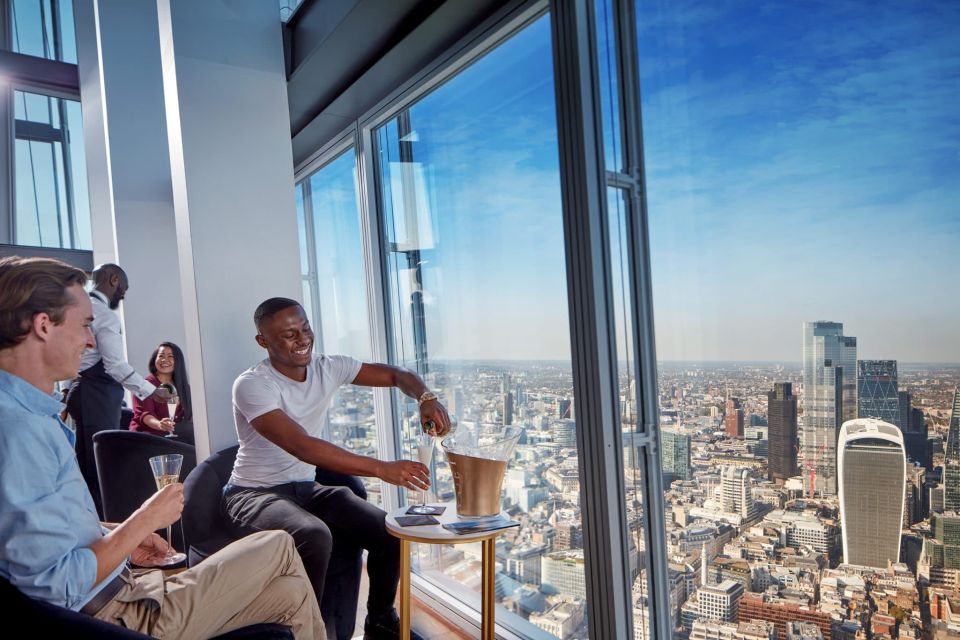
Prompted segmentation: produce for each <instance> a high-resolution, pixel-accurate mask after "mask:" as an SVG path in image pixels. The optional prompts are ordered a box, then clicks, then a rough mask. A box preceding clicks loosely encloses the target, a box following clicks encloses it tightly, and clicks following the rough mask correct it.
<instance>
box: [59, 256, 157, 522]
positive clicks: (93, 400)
mask: <svg viewBox="0 0 960 640" xmlns="http://www.w3.org/2000/svg"><path fill="white" fill-rule="evenodd" d="M129 286H130V284H129V280H128V279H127V274H126V273H125V272H124V270H123V269H121V268H120V267H119V266H117V265H115V264H104V265H100V266H99V267H97V268H96V269H94V271H93V290H92V291H90V302H91V304H92V305H93V324H92V325H91V327H90V329H91V331H93V337H94V339H95V340H96V342H97V345H96V346H95V347H93V348H92V349H88V350H87V351H86V352H85V353H84V354H83V358H82V359H81V360H80V375H79V377H77V378H76V379H75V380H74V381H73V383H72V384H71V385H70V390H69V391H68V393H67V411H68V412H69V413H70V417H71V418H73V421H74V423H75V424H76V427H77V440H76V442H77V445H76V448H77V462H78V463H79V464H80V471H81V473H82V474H83V478H84V479H85V480H86V481H87V486H88V487H89V488H90V494H91V495H92V496H93V500H94V502H95V503H96V505H97V511H98V512H100V515H101V517H102V516H103V513H102V511H103V509H102V507H101V504H100V483H99V482H98V480H97V465H96V463H95V462H94V458H93V434H95V433H97V432H99V431H103V430H105V429H120V428H125V427H126V425H121V424H120V411H121V406H122V403H123V389H124V387H126V388H127V389H129V390H130V392H131V393H133V394H135V395H136V396H137V397H138V398H140V399H141V400H142V399H144V398H146V397H148V396H151V395H152V396H153V397H154V398H155V399H157V400H159V401H161V402H166V400H167V398H168V397H169V396H170V394H169V392H167V390H166V389H160V388H157V387H155V386H154V385H152V384H150V383H149V382H147V381H146V380H145V379H144V378H143V376H141V375H140V374H139V373H137V372H136V371H134V369H133V367H131V366H130V364H129V363H128V362H127V361H126V359H125V358H124V356H123V329H122V327H121V325H120V316H119V315H117V312H116V309H117V307H119V306H120V301H121V300H123V297H124V295H126V293H127V289H128V288H129Z"/></svg>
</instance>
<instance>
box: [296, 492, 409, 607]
mask: <svg viewBox="0 0 960 640" xmlns="http://www.w3.org/2000/svg"><path fill="white" fill-rule="evenodd" d="M302 504H303V505H304V508H306V509H307V510H309V511H310V512H311V513H314V514H316V515H317V517H318V518H320V519H321V520H323V521H324V522H326V523H327V526H329V527H330V530H331V531H332V532H334V535H335V536H340V535H344V536H349V538H350V539H351V540H353V541H354V542H355V544H357V545H359V546H360V547H362V548H364V549H366V550H367V552H368V553H367V574H368V575H369V577H370V594H369V596H368V598H367V613H368V616H369V617H370V618H378V617H384V616H390V615H391V614H393V611H394V608H393V602H394V600H395V598H396V595H397V585H398V584H399V582H400V541H399V540H398V539H397V538H395V537H393V536H392V535H390V534H389V533H388V532H387V528H386V524H385V521H386V513H385V512H384V511H383V510H382V509H378V508H377V507H375V506H373V505H371V504H369V503H368V502H367V501H366V500H361V499H360V498H358V497H356V496H355V495H354V494H353V493H352V492H351V491H349V490H346V489H344V488H332V487H324V486H321V485H314V491H313V495H312V496H311V497H310V499H309V501H305V502H303V503H302Z"/></svg>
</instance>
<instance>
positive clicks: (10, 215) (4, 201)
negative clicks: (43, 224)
mask: <svg viewBox="0 0 960 640" xmlns="http://www.w3.org/2000/svg"><path fill="white" fill-rule="evenodd" d="M11 31H12V28H11V25H10V3H9V2H3V1H0V51H3V50H7V49H9V48H10V40H11V38H10V34H11ZM13 113H14V111H13V89H11V88H10V84H9V83H7V82H0V244H11V243H13V238H14V235H13V224H14V218H15V217H16V216H15V215H14V211H15V209H14V201H13V185H14V180H13V145H14V141H13V128H14V125H13Z"/></svg>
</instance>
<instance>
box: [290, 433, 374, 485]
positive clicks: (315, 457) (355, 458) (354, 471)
mask: <svg viewBox="0 0 960 640" xmlns="http://www.w3.org/2000/svg"><path fill="white" fill-rule="evenodd" d="M301 446H302V448H301V449H300V451H298V452H297V453H296V454H295V455H296V456H297V457H298V458H300V459H301V460H303V461H304V462H307V463H309V464H312V465H314V466H317V467H320V468H321V469H326V470H328V471H336V472H337V473H345V474H347V475H351V476H367V477H371V478H379V477H380V465H381V464H382V463H381V462H380V460H377V459H376V458H371V457H368V456H360V455H357V454H355V453H351V452H349V451H347V450H346V449H341V448H340V447H338V446H336V445H334V444H331V443H329V442H327V441H326V440H320V439H319V438H310V439H309V440H308V441H306V442H305V443H304V444H303V445H301Z"/></svg>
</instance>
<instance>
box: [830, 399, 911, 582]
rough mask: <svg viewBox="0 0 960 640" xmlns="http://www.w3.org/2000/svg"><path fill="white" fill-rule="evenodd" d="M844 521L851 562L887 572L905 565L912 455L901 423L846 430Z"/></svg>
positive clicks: (858, 424) (856, 423) (866, 422)
mask: <svg viewBox="0 0 960 640" xmlns="http://www.w3.org/2000/svg"><path fill="white" fill-rule="evenodd" d="M837 449H838V453H839V463H838V474H839V482H840V523H841V526H842V535H843V558H844V562H846V563H847V564H856V565H862V566H867V567H880V568H886V566H887V561H888V560H889V561H891V562H899V561H900V531H901V524H902V521H903V501H904V487H905V485H906V453H905V452H904V449H903V434H901V433H900V429H898V428H897V427H896V425H892V424H890V423H888V422H882V421H880V420H875V419H872V418H864V419H859V420H851V421H848V422H845V423H844V424H843V426H842V427H841V428H840V439H839V441H838V444H837Z"/></svg>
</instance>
